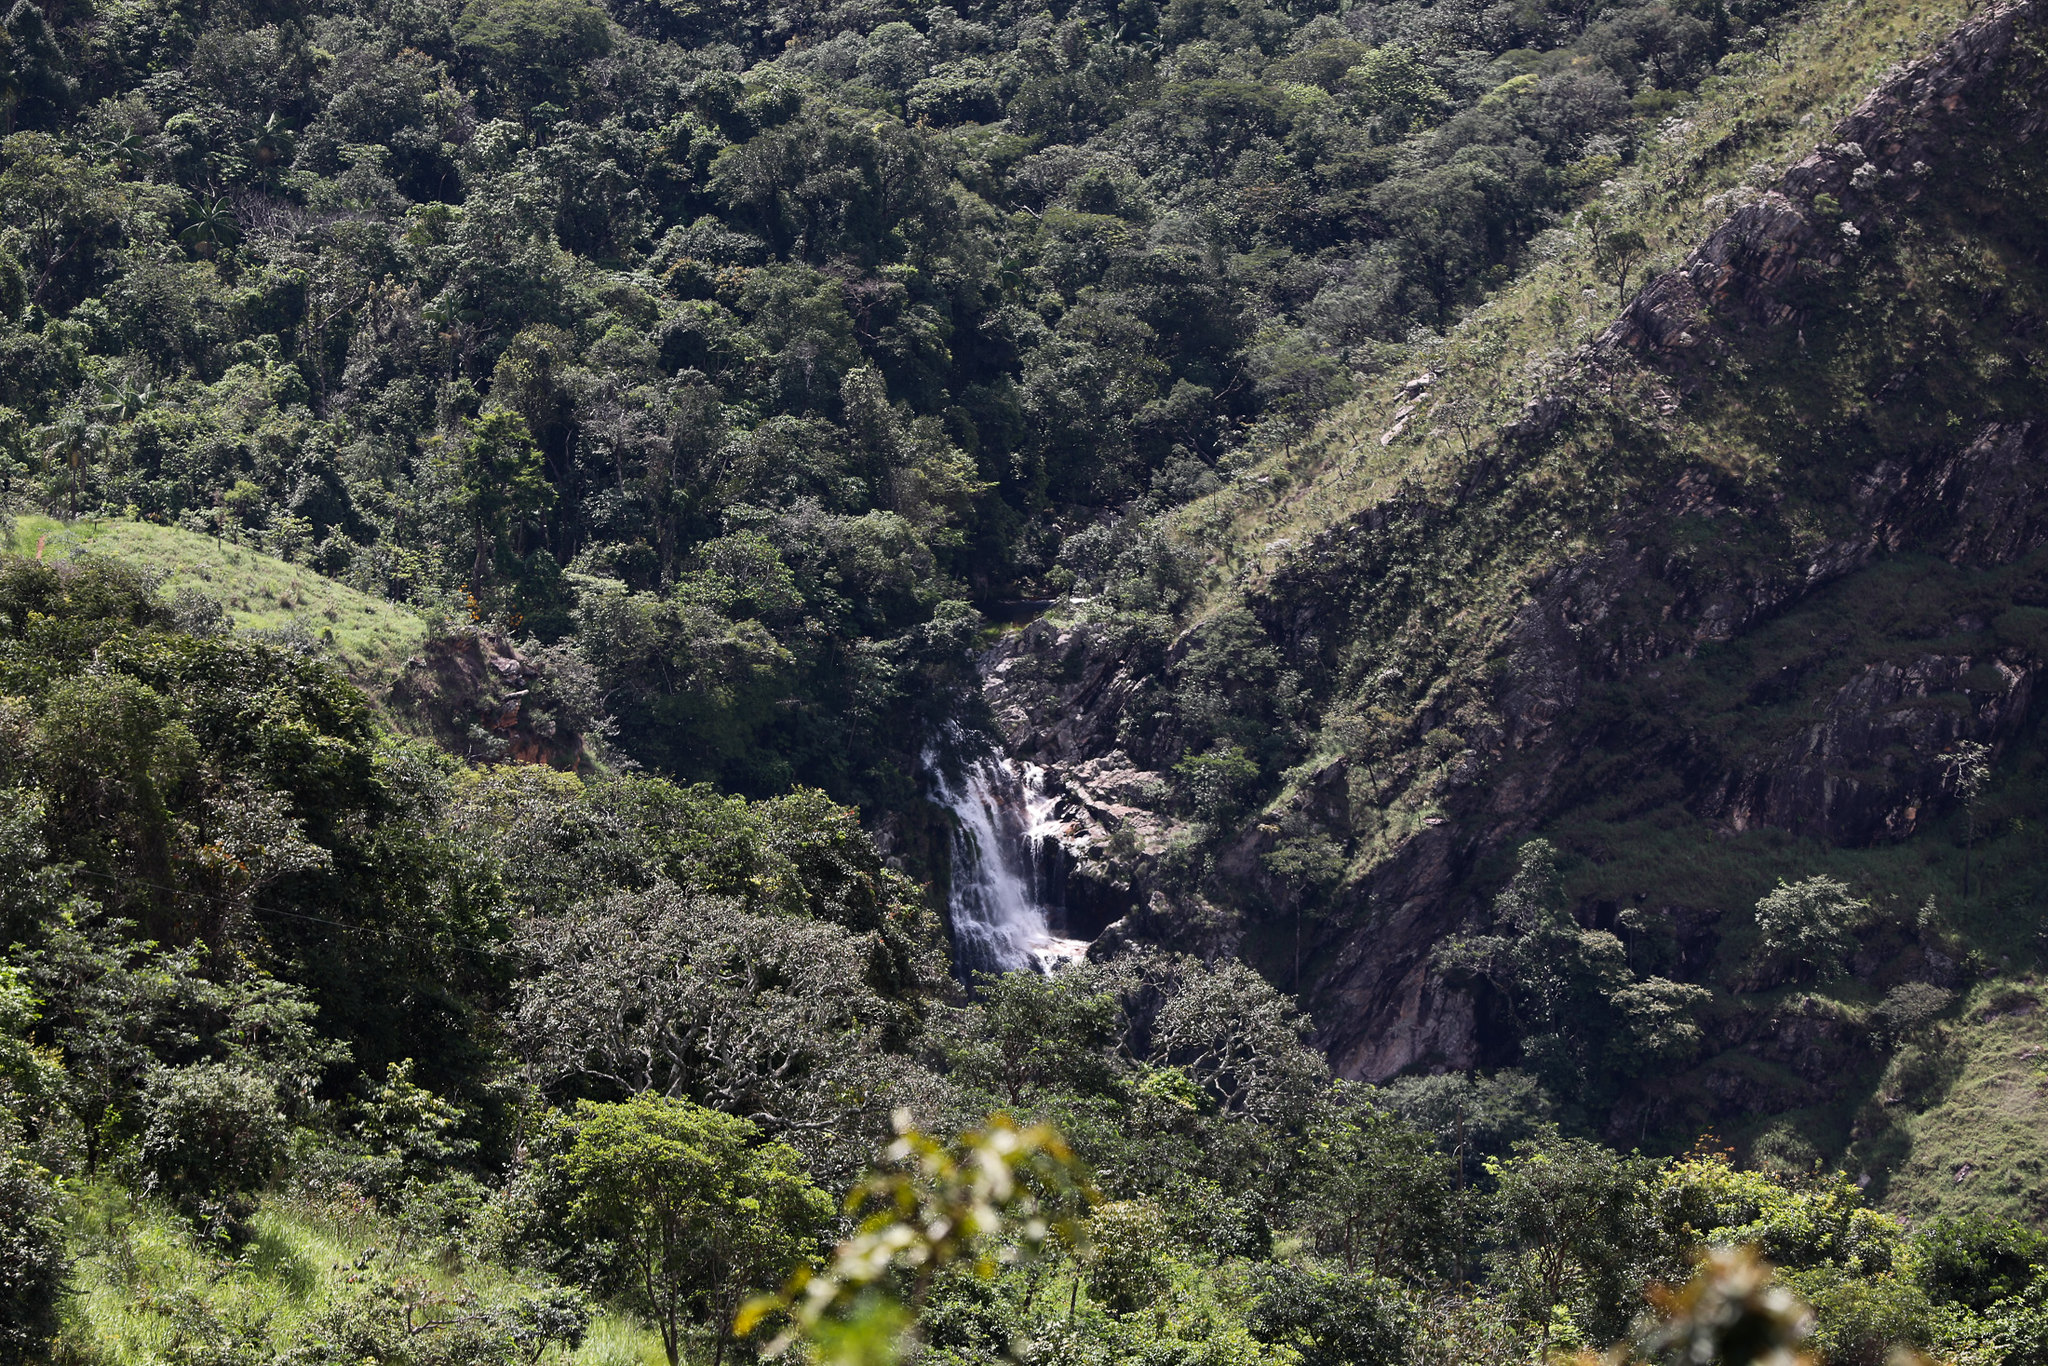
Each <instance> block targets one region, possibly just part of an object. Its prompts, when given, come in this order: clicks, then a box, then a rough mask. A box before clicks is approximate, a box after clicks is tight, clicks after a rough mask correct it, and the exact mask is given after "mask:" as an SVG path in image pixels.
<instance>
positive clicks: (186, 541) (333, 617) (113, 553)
mask: <svg viewBox="0 0 2048 1366" xmlns="http://www.w3.org/2000/svg"><path fill="white" fill-rule="evenodd" d="M7 548H8V549H11V550H14V551H16V552H18V553H20V554H25V555H35V554H41V555H42V556H43V557H44V558H46V559H49V558H57V557H65V556H70V555H73V554H77V553H79V552H81V551H84V552H87V553H91V554H95V555H107V556H110V557H113V558H115V559H120V560H126V561H130V562H132V563H134V564H138V565H142V566H144V567H146V568H148V569H151V570H154V571H156V572H158V573H160V574H162V575H163V576H164V582H163V587H164V591H165V593H167V594H171V595H175V594H177V593H179V592H181V591H185V590H190V591H192V592H196V593H199V594H202V595H204V596H206V597H208V598H211V599H213V600H214V601H215V602H217V603H219V604H220V605H221V606H222V607H223V608H225V609H226V610H227V612H228V614H229V615H230V617H231V618H232V619H233V623H234V625H235V626H237V627H239V628H242V629H245V630H255V631H275V630H279V629H282V628H286V627H289V626H291V625H293V624H297V625H298V626H301V627H303V628H304V629H305V630H307V631H308V632H310V633H311V634H312V635H314V636H316V637H318V638H319V639H320V640H322V641H323V642H326V643H327V644H328V645H330V646H331V648H332V649H333V650H334V652H335V654H336V655H337V656H338V658H339V660H340V662H341V664H342V665H343V667H345V668H346V669H348V670H349V672H350V673H351V674H353V675H354V676H356V677H357V678H358V679H364V680H367V679H370V678H374V677H376V676H378V675H381V674H383V673H384V672H386V671H388V670H389V669H390V668H391V667H392V666H393V665H395V664H397V663H399V662H400V661H402V660H404V658H405V657H406V656H407V655H408V654H410V653H411V652H412V651H413V650H414V649H415V648H416V647H417V646H418V645H419V643H420V641H421V640H423V639H424V638H425V636H426V623H425V622H424V621H423V620H422V619H421V618H420V617H419V615H418V614H416V613H414V612H412V611H410V610H408V609H406V608H404V607H400V606H398V605H397V604H395V603H390V602H385V601H383V600H382V599H379V598H373V597H370V596H368V595H367V594H364V593H359V592H357V591H356V590H354V589H353V588H345V587H343V586H342V585H341V584H338V583H335V582H334V581H333V580H331V579H326V578H323V577H321V576H320V575H319V574H317V573H315V572H314V571H313V570H311V569H307V568H305V567H304V566H302V565H294V564H288V563H286V562H285V561H283V560H279V559H274V558H272V557H271V556H269V555H265V554H262V553H261V552H259V551H255V550H250V549H248V548H247V547H244V546H238V545H233V544H230V543H227V542H223V541H217V540H215V539H214V538H212V537H211V536H204V535H201V534H199V533H197V532H192V531H183V530H180V529H178V528H176V527H165V526H155V525H152V524H150V523H147V522H124V521H115V520H105V521H97V520H95V521H84V520H81V521H78V522H74V523H71V524H69V525H67V524H65V523H63V522H59V521H56V520H54V519H52V518H49V517H36V516H25V517H21V518H19V519H17V521H16V522H15V526H14V536H13V543H12V544H11V545H10V546H8V547H7Z"/></svg>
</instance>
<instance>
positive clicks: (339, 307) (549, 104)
mask: <svg viewBox="0 0 2048 1366" xmlns="http://www.w3.org/2000/svg"><path fill="white" fill-rule="evenodd" d="M1771 13H1772V12H1771V11H1770V10H1768V9H1761V8H1759V9H1756V10H1755V11H1754V12H1752V11H1751V10H1748V9H1742V8H1737V9H1730V8H1728V7H1727V6H1725V5H1722V4H1719V3H1715V4H1713V5H1708V6H1702V7H1699V9H1698V12H1697V13H1694V12H1692V10H1690V9H1685V8H1671V7H1667V6H1665V5H1662V4H1653V5H1643V6H1629V5H1614V6H1609V7H1605V8H1601V7H1586V6H1580V7H1575V8H1574V7H1563V8H1558V9H1555V10H1552V9H1546V8H1544V7H1542V6H1531V7H1524V8H1522V9H1514V8H1512V7H1504V6H1495V7H1492V8H1486V7H1483V6H1478V5H1436V6H1422V5H1406V4H1401V5H1389V6H1383V7H1372V8H1361V9H1356V10H1351V11H1346V12H1343V13H1338V12H1336V11H1334V10H1327V11H1326V10H1321V9H1318V8H1316V7H1315V6H1306V7H1303V8H1302V9H1300V10H1298V11H1293V10H1279V9H1264V8H1260V7H1258V6H1256V5H1239V6H1233V5H1228V4H1208V3H1181V4H1177V5H1171V6H1168V7H1167V8H1166V9H1165V10H1163V11H1162V10H1161V9H1159V8H1158V7H1156V6H1154V5H1152V4H1150V3H1142V4H1137V5H1135V6H1127V7H1125V8H1124V9H1121V10H1109V9H1089V8H1086V7H1082V8H1077V9H1073V10H1071V11H1062V12H1060V13H1057V14H1055V13H1052V12H1049V11H1041V10H1034V9H1029V8H1028V7H1018V8H1014V9H1004V8H1001V7H997V8H992V9H985V10H984V9H977V10H973V11H972V12H962V13H955V12H953V11H950V10H939V11H933V12H931V13H925V12H922V11H919V12H911V11H905V12H903V13H900V14H899V13H897V12H895V11H893V10H890V9H888V8H887V7H886V6H884V7H881V8H876V7H874V6H868V5H854V6H851V7H845V8H840V9H816V10H813V9H795V10H789V11H777V12H774V13H772V14H771V13H761V12H748V11H746V10H744V9H743V8H742V7H738V6H729V7H725V8H719V7H716V6H712V7H705V8H701V9H700V8H694V7H690V6H683V5H670V4H659V3H650V4H645V5H639V6H630V5H621V6H620V7H619V8H618V9H617V11H616V12H615V13H614V12H608V11H606V10H603V9H601V8H599V7H598V6H597V5H595V4H590V3H584V4H571V3H566V0H547V2H546V3H543V2H542V0H502V3H499V2H498V0H490V2H488V3H487V2H486V0H478V3H475V4H471V5H467V6H464V5H457V4H449V5H443V6H438V7H437V6H436V5H433V4H425V5H412V4H402V5H399V6H397V7H395V8H393V7H389V6H375V5H373V6H368V7H366V8H362V9H360V10H358V9H355V8H352V7H349V6H345V5H344V6H332V7H328V6H321V5H307V6H299V5H285V6H283V7H280V8H276V9H266V8H261V7H258V8H253V9H251V8H245V7H242V6H239V5H230V6H225V7H218V8H212V7H209V8H204V9H198V10H190V11H187V10H185V9H179V8H176V7H175V6H173V7H170V8H161V7H156V6H152V5H142V6H131V7H126V8H121V7H105V8H97V9H95V8H92V7H87V6H79V7H75V8H64V7H50V8H42V7H38V6H37V5H36V4H34V3H30V4H28V5H26V6H24V7H19V8H17V9H14V10H10V11H9V14H10V16H11V17H10V18H9V19H8V20H7V24H8V28H7V32H8V34H9V38H8V46H7V48H6V52H7V54H8V56H7V60H8V62H9V66H8V70H9V71H10V72H11V73H13V74H12V75H11V77H10V80H11V84H10V85H9V86H8V87H7V88H6V90H7V94H6V96H5V99H6V105H5V108H6V111H7V117H8V121H9V122H8V126H9V128H10V130H11V133H12V136H11V139H10V140H9V141H8V143H7V152H6V161H5V168H4V172H0V173H4V175H5V177H6V178H5V181H4V182H0V202H4V204H5V207H6V214H7V222H8V225H9V237H8V243H7V251H8V254H9V257H8V263H7V264H6V265H4V266H0V277H4V279H5V280H6V281H7V283H6V284H5V286H4V287H0V315H4V316H0V328H4V332H0V355H4V357H5V363H4V365H0V373H4V380H0V405H4V408H0V460H4V461H5V462H6V463H5V464H0V487H4V489H5V490H6V492H7V494H8V495H9V496H11V497H13V498H15V499H17V500H28V501H31V502H34V503H36V504H37V505H38V506H39V507H42V508H46V509H49V510H52V511H56V512H61V513H63V514H64V515H67V516H71V515H77V514H79V513H87V512H90V513H113V514H117V515H126V516H129V517H137V518H143V519H147V520H153V521H161V522H165V523H170V524H176V525H180V526H184V527H188V528H192V529H197V530H204V531H209V532H213V533H217V534H223V535H226V536H228V537H230V538H233V539H238V540H243V541H247V542H251V543H255V544H258V545H260V546H262V547H263V548H265V549H269V550H272V551H275V552H277V553H279V554H281V555H284V556H285V557H287V558H291V559H294V560H299V561H302V562H304V563H307V564H310V565H312V566H314V567H316V568H318V569H319V570H320V571H321V572H323V573H325V574H328V575H330V576H333V577H335V578H338V579H340V580H342V581H344V582H346V583H348V584H350V585H352V586H354V587H357V588H360V589H363V590H365V591H369V592H372V593H376V594H379V595H388V596H390V597H391V598H393V599H395V600H397V601H401V602H407V603H414V604H418V605H421V606H423V607H426V608H429V609H430V610H438V611H440V612H441V613H442V614H443V615H444V616H445V617H447V618H450V619H454V620H462V619H467V618H468V617H470V616H471V615H472V614H474V615H479V616H482V617H487V618H490V619H492V620H501V621H503V622H505V623H507V624H508V625H509V626H511V627H512V628H513V629H514V630H516V631H518V632H520V633H530V634H532V635H534V636H535V637H537V638H538V639H539V640H541V641H543V642H552V641H555V640H557V639H560V638H564V637H568V638H571V639H573V640H574V641H575V642H576V647H577V650H578V652H579V653H580V655H581V656H582V657H583V658H584V659H586V660H587V661H588V662H589V664H590V666H591V667H593V668H594V669H595V670H596V671H597V672H598V675H599V677H600V679H601V685H602V687H603V689H604V692H605V695H606V697H607V699H608V701H609V704H610V707H611V710H612V712H613V714H614V715H615V716H616V717H617V721H618V741H619V744H620V746H621V749H622V752H623V753H625V754H627V755H630V756H631V757H634V758H636V759H638V760H640V761H641V762H644V763H648V764H652V765H655V766H657V767H660V768H661V769H663V770H664V771H666V772H670V773H673V774H675V775H677V776H679V777H684V778H693V779H694V778H705V779H711V780H715V781H717V782H719V783H720V784H722V785H724V786H726V787H729V788H732V789H734V790H743V791H748V792H752V793H770V792H775V791H779V790H781V789H782V788H784V787H786V786H787V785H788V784H789V782H790V781H791V780H792V779H795V780H798V781H804V782H810V783H816V784H822V785H824V786H826V787H828V788H829V789H830V790H832V791H833V792H834V793H835V794H837V795H840V796H841V797H843V798H845V799H849V800H861V801H864V802H867V803H869V804H871V805H872V804H875V803H893V804H896V805H903V804H905V803H907V802H908V801H910V800H911V799H912V797H913V795H914V794H913V784H912V781H911V770H912V769H913V768H914V766H915V761H916V755H917V747H918V744H919V740H918V737H919V736H920V735H921V734H922V732H923V731H925V730H927V729H928V728H929V726H930V724H931V722H932V721H933V720H934V718H935V716H936V715H937V714H939V713H940V712H942V711H943V710H945V709H946V707H947V705H948V690H949V689H951V688H956V687H957V686H958V685H959V684H960V683H961V681H962V674H963V670H962V667H961V665H962V652H963V649H964V647H965V646H966V645H967V644H968V643H969V642H970V641H971V640H972V634H973V626H974V614H973V613H972V612H971V611H970V610H969V607H968V605H967V604H971V603H981V604H986V603H989V602H993V601H1000V600H1006V599H1016V598H1035V597H1039V596H1042V595H1045V594H1049V593H1052V592H1056V591H1059V590H1061V589H1063V588H1064V587H1065V586H1066V585H1068V584H1070V583H1071V582H1072V581H1073V578H1074V575H1075V574H1076V573H1077V572H1085V571H1086V570H1087V568H1088V567H1089V566H1090V565H1091V564H1092V562H1093V560H1094V559H1095V558H1099V557H1101V556H1102V555H1103V554H1104V553H1105V552H1107V553H1112V554H1114V553H1119V552H1118V550H1117V548H1116V547H1109V546H1105V545H1104V544H1103V543H1102V542H1101V540H1100V539H1099V538H1100V530H1099V528H1100V526H1101V524H1102V523H1103V520H1104V519H1105V518H1107V519H1110V520H1115V519H1117V518H1119V517H1128V516H1131V515H1142V514H1143V513H1144V512H1146V511H1148V510H1150V509H1156V508H1159V507H1163V506H1170V505H1173V504H1177V503H1181V502H1184V501H1186V500H1187V499H1189V498H1192V497H1196V496H1199V495H1200V494H1202V493H1204V492H1205V491H1209V490H1212V489H1214V488H1215V487H1217V485H1218V479H1219V474H1218V470H1219V467H1220V466H1222V465H1224V464H1226V463H1227V462H1228V461H1229V460H1230V459H1231V458H1232V457H1233V455H1235V454H1238V453H1241V452H1244V451H1246V450H1248V449H1252V448H1254V447H1256V446H1258V445H1259V444H1260V443H1261V442H1262V441H1264V442H1271V441H1276V440H1284V439H1286V434H1287V433H1288V432H1290V431H1291V430H1294V429H1295V428H1298V427H1300V426H1302V425H1305V424H1306V423H1308V422H1309V421H1311V420H1313V419H1314V418H1315V417H1316V416H1317V415H1318V414H1319V413H1320V412H1322V411H1323V410H1324V409H1326V408H1327V407H1328V406H1329V405H1330V404H1331V403H1333V402H1335V401H1338V400H1341V399H1342V398H1344V397H1345V396H1346V395H1348V394H1349V393H1351V392H1352V390H1353V388H1354V387H1355V385H1356V383H1357V380H1356V378H1355V376H1356V375H1359V374H1365V373H1370V372H1372V371H1374V370H1376V369H1378V368H1379V367H1381V366H1383V365H1384V364H1386V363H1387V361H1388V355H1389V353H1390V350H1397V349H1398V344H1399V343H1401V342H1402V341H1403V339H1405V338H1406V337H1407V336H1408V334H1409V333H1410V332H1411V331H1412V330H1414V329H1416V328H1418V327H1420V328H1433V327H1438V326H1441V325H1442V324H1443V323H1444V322H1445V321H1446V320H1448V319H1449V318H1451V317H1453V316H1455V315H1456V313H1457V311H1458V310H1459V309H1460V307H1461V306H1463V305H1464V304H1465V303H1467V302H1468V301H1470V300H1472V299H1474V298H1476V297H1478V296H1479V294H1480V293H1481V291H1482V290H1483V289H1484V288H1486V287H1487V286H1488V285H1489V284H1497V283H1498V282H1499V281H1501V280H1502V279H1504V278H1506V277H1507V275H1508V274H1509V273H1510V272H1512V270H1513V269H1514V268H1515V267H1516V265H1517V264H1518V263H1519V262H1520V261H1521V259H1522V256H1523V251H1524V243H1525V242H1526V239H1527V238H1528V236H1529V235H1530V234H1531V233H1532V232H1533V231H1535V230H1536V229H1537V228H1538V227H1540V226H1541V225H1542V224H1544V223H1545V222H1547V221H1549V220H1550V219H1551V218H1552V217H1553V216H1554V215H1556V214H1557V213H1560V212H1564V211H1568V210H1570V209H1571V208H1572V207H1574V206H1575V205H1576V204H1577V203H1578V202H1579V201H1580V200H1581V199H1582V198H1583V196H1584V195H1585V194H1586V193H1587V191H1588V190H1589V188H1590V187H1593V186H1595V185H1597V184H1598V183H1599V182H1600V181H1602V180H1603V179H1604V178H1606V177H1608V176H1609V175H1611V174H1612V173H1613V172H1614V171H1615V169H1616V168H1617V167H1619V166H1620V165H1621V164H1622V162H1623V161H1624V160H1626V159H1627V158H1628V157H1630V156H1631V155H1632V152H1633V149H1634V146H1635V142H1636V140H1637V139H1638V137H1639V136H1640V135H1641V134H1642V132H1643V131H1644V130H1645V129H1646V128H1648V127H1650V126H1652V124H1653V118H1654V116H1655V114H1656V113H1657V111H1659V110H1662V109H1665V108H1667V107H1669V106H1670V105H1671V104H1672V102H1673V101H1674V100H1676V99H1679V98H1680V97H1681V96H1682V92H1683V91H1684V90H1685V89H1687V88H1688V87H1689V86H1690V85H1691V84H1692V83H1693V82H1695V81H1696V80H1698V79H1699V78H1700V76H1701V75H1702V74H1703V73H1705V72H1707V71H1709V70H1710V69H1711V68H1712V67H1713V64H1714V63H1715V61H1716V60H1718V59H1720V58H1722V57H1723V56H1724V55H1725V54H1727V53H1728V52H1730V51H1731V50H1735V49H1738V48H1742V47H1745V46H1754V45H1755V44H1756V43H1757V42H1759V41H1761V40H1762V38H1763V35H1764V30H1763V29H1762V28H1759V27H1757V25H1759V24H1761V23H1764V22H1767V21H1768V20H1769V19H1770V17H1771ZM1091 529H1094V530H1093V532H1092V536H1093V538H1092V539H1091V537H1090V536H1081V538H1080V544H1078V545H1076V546H1073V547H1071V548H1069V546H1068V542H1069V541H1070V540H1072V539H1073V538H1075V536H1076V535H1078V534H1079V533H1083V532H1090V531H1091ZM1122 553H1127V554H1136V555H1138V556H1140V557H1141V558H1142V557H1143V556H1144V555H1145V554H1146V553H1147V552H1146V551H1145V550H1144V549H1143V548H1142V547H1140V548H1137V549H1135V550H1130V551H1124V552H1122ZM1063 556H1064V559H1063V558H1062V557H1063Z"/></svg>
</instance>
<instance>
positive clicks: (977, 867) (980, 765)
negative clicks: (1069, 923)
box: [928, 750, 1088, 974]
mask: <svg viewBox="0 0 2048 1366" xmlns="http://www.w3.org/2000/svg"><path fill="white" fill-rule="evenodd" d="M928 767H929V768H930V770H931V773H932V781H933V795H934V797H935V798H936V799H937V801H938V803H939V804H940V805H941V806H943V807H945V808H946V809H947V810H949V811H951V812H952V813H953V877H952V884H953V885H952V893H951V896H950V898H949V901H948V904H947V911H948V914H949V918H950V919H951V920H952V923H953V947H954V953H955V955H956V957H957V958H958V960H959V967H960V970H961V972H962V973H963V974H969V973H974V972H1018V971H1022V970H1025V969H1034V970H1036V971H1039V972H1050V971H1052V970H1053V969H1055V968H1057V967H1060V966H1063V965H1064V964H1067V963H1071V962H1074V961H1075V960H1077V959H1079V958H1080V957H1081V956H1082V954H1084V953H1086V952H1087V949H1088V944H1087V942H1086V941H1085V940H1080V939H1063V938H1061V937H1060V936H1058V935H1056V934H1054V933H1053V932H1052V929H1051V922H1052V918H1053V915H1052V914H1051V912H1052V907H1051V904H1050V902H1051V896H1050V891H1051V883H1052V879H1051V878H1050V877H1049V876H1048V874H1049V872H1050V871H1051V870H1050V867H1049V860H1050V859H1051V858H1053V857H1056V856H1057V851H1056V850H1055V849H1052V848H1050V847H1049V846H1050V845H1051V843H1052V838H1053V827H1052V823H1051V820H1050V817H1051V813H1052V807H1053V798H1052V796H1051V795H1049V794H1048V793H1047V792H1046V790H1045V775H1044V773H1043V772H1042V771H1041V770H1040V769H1038V768H1037V767H1036V766H1035V765H1032V764H1014V763H1012V762H1011V761H1010V760H1009V759H1008V758H1007V757H1005V756H1004V755H1002V754H1000V753H998V752H995V751H993V750H990V751H986V752H983V753H980V754H973V755H970V756H969V757H967V758H966V759H965V760H964V761H963V762H962V763H961V765H960V768H959V770H958V772H956V773H951V774H949V773H948V772H947V771H946V768H945V766H944V765H942V764H940V763H939V762H938V761H937V758H936V756H935V755H934V756H931V757H930V758H929V760H928Z"/></svg>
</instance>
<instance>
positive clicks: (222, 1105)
mask: <svg viewBox="0 0 2048 1366" xmlns="http://www.w3.org/2000/svg"><path fill="white" fill-rule="evenodd" d="M142 1105H143V1114H144V1121H143V1130H142V1153H141V1158H142V1184H143V1188H144V1189H145V1190H147V1191H149V1192H150V1193H151V1194H155V1195H162V1196H165V1197H167V1198H169V1199H170V1200H171V1201H173V1202H174V1203H175V1204H176V1205H177V1206H178V1208H179V1209H180V1210H181V1211H183V1212H184V1213H185V1214H186V1215H188V1216H189V1217H191V1218H193V1219H194V1220H195V1222H199V1223H201V1224H202V1225H206V1226H211V1227H209V1231H212V1232H232V1231H233V1229H234V1226H235V1225H236V1224H238V1223H239V1222H240V1220H242V1219H244V1218H246V1217H247V1216H248V1215H249V1214H250V1213H251V1212H252V1211H253V1210H254V1208H255V1206H254V1202H253V1201H251V1200H249V1199H248V1196H249V1194H250V1193H251V1192H253V1191H255V1190H257V1189H259V1188H261V1187H262V1186H263V1185H264V1183H265V1182H267V1181H269V1180H270V1178H271V1176H272V1175H273V1174H274V1173H275V1172H276V1170H277V1167H278V1164H279V1162H280V1161H281V1160H282V1159H283V1157H284V1145H285V1121H284V1115H283V1113H282V1111H281V1110H280V1108H279V1105H278V1095H277V1087H276V1086H274V1085H273V1084H271V1083H270V1082H269V1081H267V1080H265V1079H264V1078H262V1077H259V1076H256V1075H254V1074H252V1073H249V1072H244V1071H242V1070H241V1069H240V1068H235V1067H228V1066H225V1065H223V1064H220V1063H200V1064H198V1065H196V1066H193V1067H176V1068H164V1069H162V1070H160V1071H158V1072H157V1073H155V1074H154V1075H153V1076H152V1077H151V1078H150V1080H149V1085H148V1087H147V1088H146V1089H145V1091H144V1093H143V1097H142Z"/></svg>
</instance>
